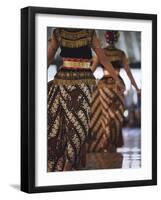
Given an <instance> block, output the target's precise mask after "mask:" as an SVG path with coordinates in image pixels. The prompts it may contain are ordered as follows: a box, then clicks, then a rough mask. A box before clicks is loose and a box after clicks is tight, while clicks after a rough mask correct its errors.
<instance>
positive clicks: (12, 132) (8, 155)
mask: <svg viewBox="0 0 161 200" xmlns="http://www.w3.org/2000/svg"><path fill="white" fill-rule="evenodd" d="M159 2H160V1H159V0H158V1H157V0H150V1H140V0H135V1H129V0H121V1H115V0H114V1H107V0H99V1H87V0H81V1H76V0H75V1H74V0H68V1H65V0H64V1H62V0H54V1H49V0H39V1H35V0H14V1H12V0H5V1H1V6H0V9H1V11H0V23H1V26H0V27H1V30H0V34H1V37H0V55H1V65H0V69H1V70H0V76H1V77H0V92H1V98H0V124H1V126H0V128H1V139H0V148H1V150H0V159H1V164H0V191H1V192H0V198H1V199H17V200H19V199H24V200H26V199H27V200H29V199H40V200H41V199H48V200H50V199H55V200H56V199H59V200H61V199H66V200H68V199H70V200H71V199H75V198H77V199H91V198H93V199H113V200H115V199H125V200H126V199H127V200H129V199H130V200H134V199H142V198H146V199H156V200H157V199H159V196H160V195H161V185H160V180H161V176H160V173H159V172H158V176H159V180H158V182H159V185H158V186H155V187H151V186H149V187H136V188H135V187H133V188H123V189H107V190H91V191H80V192H63V193H48V194H34V195H33V194H32V195H28V194H25V193H22V192H19V191H18V187H19V179H20V177H19V170H20V167H19V166H20V164H19V163H20V156H19V155H20V148H19V146H20V144H19V143H20V128H19V127H20V8H21V7H25V6H28V5H32V6H50V7H64V8H77V9H81V8H82V9H96V10H110V11H125V12H140V13H157V14H158V21H160V18H161V9H160V6H159ZM158 29H159V30H158V31H159V33H158V35H161V29H160V27H159V28H158ZM158 43H159V44H161V39H160V37H158ZM160 50H161V49H160V46H159V50H158V51H159V52H160ZM159 61H160V60H159ZM158 66H159V63H158ZM158 68H159V67H158ZM158 74H160V69H159V70H158ZM160 75H161V74H160ZM160 80H161V79H160ZM158 84H159V85H160V84H161V81H160V82H159V83H158ZM160 100H161V96H160V94H159V95H158V102H159V101H160ZM159 109H160V105H159V107H158V110H159ZM159 115H160V114H159ZM159 117H160V116H159ZM158 124H159V123H158ZM160 124H161V123H160ZM159 130H161V125H159ZM159 134H160V133H159V131H158V141H159V140H160V139H161V138H160V135H159ZM158 146H159V147H158V150H159V153H160V152H161V145H158ZM160 167H161V160H160V159H159V166H158V169H159V168H160ZM2 196H3V198H2Z"/></svg>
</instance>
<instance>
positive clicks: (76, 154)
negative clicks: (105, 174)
mask: <svg viewBox="0 0 161 200" xmlns="http://www.w3.org/2000/svg"><path fill="white" fill-rule="evenodd" d="M94 86H95V78H94V76H93V74H92V71H91V70H90V69H89V68H85V69H80V68H78V69H70V68H65V67H62V68H61V69H60V70H59V72H58V73H57V74H56V76H55V78H54V80H53V81H50V82H49V83H48V172H50V171H63V170H64V166H65V163H66V162H69V163H70V164H71V166H72V169H76V168H77V166H78V165H79V162H80V157H81V156H80V155H81V151H82V147H83V145H84V144H85V143H86V141H87V140H88V137H89V123H90V103H91V95H92V92H93V91H92V90H93V88H94ZM72 169H71V170H72Z"/></svg>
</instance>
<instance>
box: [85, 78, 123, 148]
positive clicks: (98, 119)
mask: <svg viewBox="0 0 161 200" xmlns="http://www.w3.org/2000/svg"><path fill="white" fill-rule="evenodd" d="M123 113H124V95H123V93H122V95H120V94H119V93H118V89H117V87H116V84H115V81H114V80H113V78H112V77H110V76H107V77H106V76H105V77H104V78H103V79H101V80H100V81H99V82H98V86H97V88H96V89H95V91H94V92H93V95H92V102H91V122H90V129H91V133H92V134H93V137H94V138H95V140H94V141H93V142H92V143H90V145H89V147H88V151H89V152H99V151H104V150H105V149H106V150H109V148H111V147H114V148H116V147H118V146H122V145H123V139H122V131H121V129H122V123H123Z"/></svg>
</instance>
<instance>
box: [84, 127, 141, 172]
mask: <svg viewBox="0 0 161 200" xmlns="http://www.w3.org/2000/svg"><path fill="white" fill-rule="evenodd" d="M123 138H124V146H123V147H122V148H118V149H117V152H116V153H108V152H103V153H89V154H87V158H86V167H85V168H84V169H114V168H139V167H141V130H140V129H138V128H134V129H128V128H125V129H123Z"/></svg>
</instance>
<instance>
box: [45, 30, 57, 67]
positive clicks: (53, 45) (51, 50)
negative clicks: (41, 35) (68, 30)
mask: <svg viewBox="0 0 161 200" xmlns="http://www.w3.org/2000/svg"><path fill="white" fill-rule="evenodd" d="M58 47H59V45H58V41H57V39H56V37H55V35H54V33H52V36H51V38H50V39H49V41H48V58H47V59H48V67H49V65H50V64H51V63H52V60H53V58H54V56H55V53H56V51H57V49H58Z"/></svg>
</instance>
